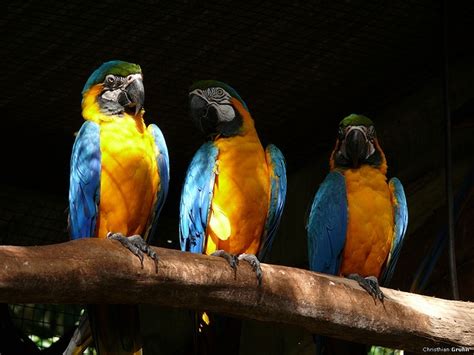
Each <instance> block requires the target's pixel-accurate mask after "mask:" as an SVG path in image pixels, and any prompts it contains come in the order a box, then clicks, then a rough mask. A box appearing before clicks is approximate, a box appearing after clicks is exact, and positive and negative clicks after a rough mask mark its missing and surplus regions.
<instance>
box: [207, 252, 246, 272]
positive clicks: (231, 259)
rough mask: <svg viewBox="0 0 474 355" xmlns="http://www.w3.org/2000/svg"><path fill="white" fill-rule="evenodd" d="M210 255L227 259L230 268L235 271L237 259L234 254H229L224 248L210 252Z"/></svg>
mask: <svg viewBox="0 0 474 355" xmlns="http://www.w3.org/2000/svg"><path fill="white" fill-rule="evenodd" d="M211 256H218V257H219V258H224V259H225V260H227V262H228V263H229V265H230V267H231V268H232V270H234V271H236V269H237V264H238V263H239V260H238V259H237V257H236V256H235V255H233V254H229V253H228V252H226V251H225V250H216V251H215V252H214V253H212V254H211Z"/></svg>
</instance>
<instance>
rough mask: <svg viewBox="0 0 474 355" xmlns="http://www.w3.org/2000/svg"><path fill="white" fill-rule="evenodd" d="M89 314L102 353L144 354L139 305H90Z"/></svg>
mask: <svg viewBox="0 0 474 355" xmlns="http://www.w3.org/2000/svg"><path fill="white" fill-rule="evenodd" d="M87 314H88V317H89V321H90V325H91V329H92V336H93V338H94V341H95V344H96V348H97V350H98V353H99V354H100V355H109V354H110V355H131V354H142V350H141V349H142V346H143V341H142V339H141V335H140V321H139V315H138V306H136V305H88V306H87Z"/></svg>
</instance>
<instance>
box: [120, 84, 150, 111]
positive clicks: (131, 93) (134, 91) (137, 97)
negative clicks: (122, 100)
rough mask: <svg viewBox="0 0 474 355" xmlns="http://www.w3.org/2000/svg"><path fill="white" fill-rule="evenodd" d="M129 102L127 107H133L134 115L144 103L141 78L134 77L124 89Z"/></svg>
mask: <svg viewBox="0 0 474 355" xmlns="http://www.w3.org/2000/svg"><path fill="white" fill-rule="evenodd" d="M125 91H126V93H127V96H128V98H129V100H130V103H129V104H128V105H127V106H129V107H135V115H136V114H137V113H138V112H140V110H141V109H142V108H143V105H144V104H145V87H144V86H143V80H142V79H141V78H138V77H137V78H135V79H134V80H133V81H132V82H131V83H130V84H128V86H127V87H126V89H125Z"/></svg>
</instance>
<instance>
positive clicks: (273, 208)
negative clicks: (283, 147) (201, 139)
mask: <svg viewBox="0 0 474 355" xmlns="http://www.w3.org/2000/svg"><path fill="white" fill-rule="evenodd" d="M265 153H266V157H267V164H268V165H269V166H270V167H271V168H272V171H271V172H270V189H271V191H270V206H269V208H268V214H267V219H266V222H265V228H264V232H263V237H262V242H261V247H260V250H259V252H258V259H259V260H260V261H262V260H264V259H265V256H266V255H267V254H268V252H269V251H270V249H271V247H272V244H273V240H274V239H275V235H276V232H277V229H278V225H279V224H280V220H281V216H282V213H283V208H284V206H285V200H286V187H287V180H286V163H285V158H284V156H283V154H282V152H281V151H280V150H279V149H278V148H277V147H276V146H274V145H273V144H270V145H268V146H267V149H266V150H265Z"/></svg>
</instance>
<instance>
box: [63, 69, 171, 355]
mask: <svg viewBox="0 0 474 355" xmlns="http://www.w3.org/2000/svg"><path fill="white" fill-rule="evenodd" d="M144 98H145V91H144V87H143V77H142V71H141V68H140V66H138V65H136V64H132V63H127V62H123V61H119V60H114V61H110V62H106V63H104V64H102V65H101V66H100V67H99V68H98V69H97V70H95V71H94V72H93V73H92V75H91V76H90V78H89V79H88V80H87V82H86V84H85V86H84V89H83V91H82V115H83V117H84V119H85V120H86V122H84V124H83V125H82V127H81V129H80V131H79V133H78V135H77V137H76V141H75V143H74V146H73V149H72V156H71V171H70V187H69V226H70V235H71V238H72V239H78V238H85V237H96V238H106V237H109V238H112V239H116V240H119V241H120V242H121V243H122V244H124V245H125V246H126V247H127V248H129V249H130V250H131V251H132V252H133V253H134V254H135V255H137V256H138V257H139V258H140V260H141V261H142V264H143V257H144V253H145V254H148V255H149V256H150V257H152V258H154V259H155V263H156V254H155V253H154V252H153V250H151V248H149V246H148V245H147V244H146V242H145V241H144V240H143V239H142V238H141V236H140V235H143V236H145V239H146V238H147V237H148V236H149V235H150V234H153V233H154V231H152V227H153V226H154V225H156V220H157V218H158V216H159V214H160V210H161V208H162V206H163V203H164V201H165V199H166V195H167V191H168V183H169V159H168V150H167V147H166V143H165V140H164V137H163V134H162V133H161V131H160V129H159V128H158V127H157V126H156V125H154V124H151V125H149V126H148V127H147V126H146V125H145V122H144V120H143V115H144V112H145V111H144V109H143V104H144ZM88 317H89V320H90V323H91V328H92V333H93V336H94V339H95V342H96V346H97V348H98V350H99V353H100V354H134V353H141V350H140V349H141V344H140V340H139V323H138V309H137V308H136V306H125V305H114V306H112V305H90V306H88Z"/></svg>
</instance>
